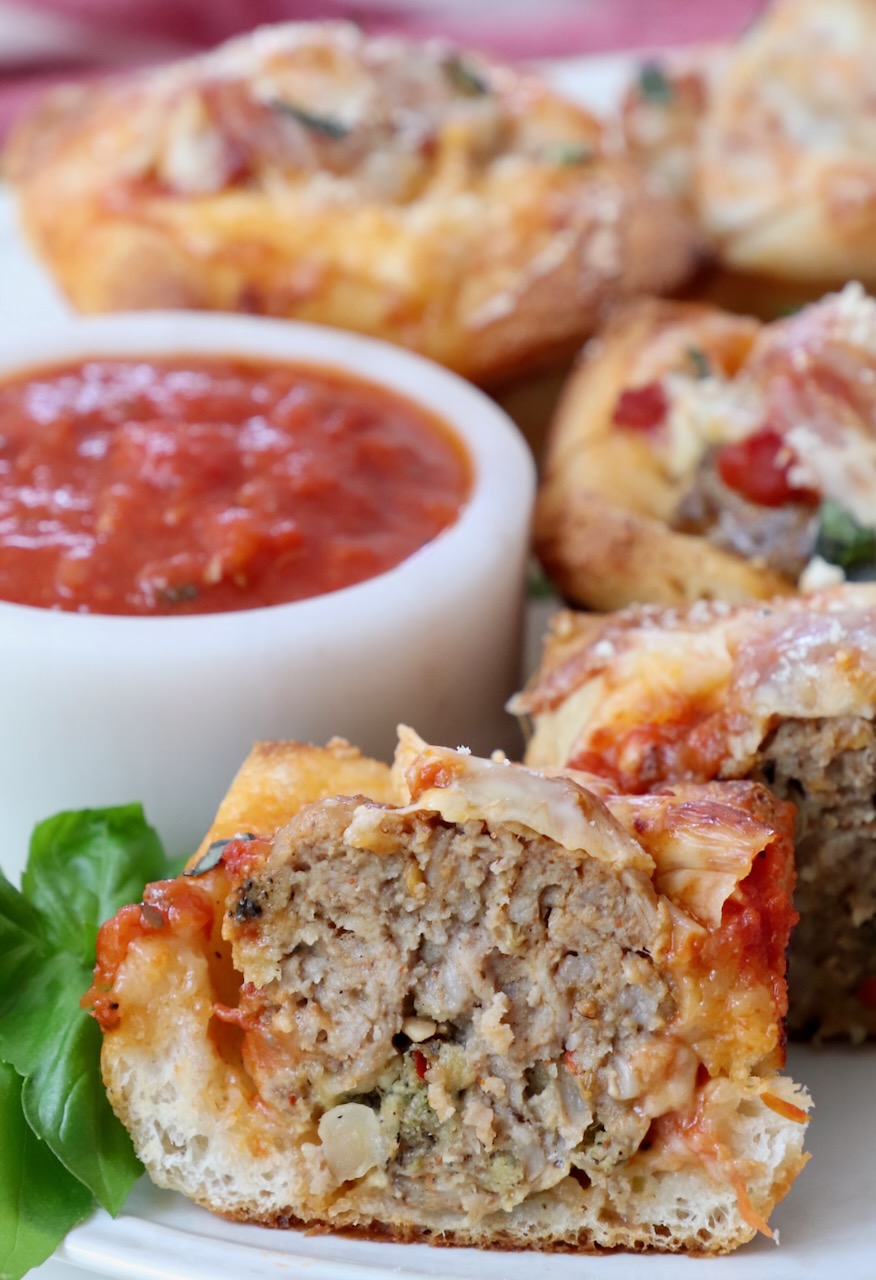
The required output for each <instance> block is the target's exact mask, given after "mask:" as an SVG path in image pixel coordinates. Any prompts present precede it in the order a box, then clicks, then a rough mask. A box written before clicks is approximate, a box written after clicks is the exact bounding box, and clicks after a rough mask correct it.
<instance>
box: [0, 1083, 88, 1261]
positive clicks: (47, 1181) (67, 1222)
mask: <svg viewBox="0 0 876 1280" xmlns="http://www.w3.org/2000/svg"><path fill="white" fill-rule="evenodd" d="M21 1094H22V1081H21V1078H20V1077H19V1076H18V1074H17V1073H16V1072H15V1071H14V1070H13V1068H12V1067H10V1066H5V1065H3V1064H0V1152H2V1153H3V1155H2V1159H0V1280H20V1277H21V1276H23V1275H24V1274H25V1272H27V1271H29V1270H30V1269H31V1267H36V1266H39V1264H40V1263H41V1262H45V1260H46V1258H48V1257H50V1256H51V1255H52V1253H54V1251H55V1249H56V1248H57V1246H58V1245H59V1244H60V1243H61V1241H62V1240H63V1239H64V1236H65V1235H66V1234H67V1232H68V1231H69V1230H70V1229H71V1228H72V1227H75V1226H76V1224H77V1222H81V1221H82V1219H83V1218H86V1217H87V1216H88V1214H89V1213H90V1212H91V1209H92V1206H93V1203H94V1202H93V1200H92V1196H91V1192H90V1191H89V1190H88V1188H87V1187H84V1186H83V1185H82V1184H81V1183H80V1182H79V1181H77V1179H76V1178H74V1177H73V1176H72V1175H71V1174H69V1173H68V1172H67V1170H66V1169H65V1168H64V1166H63V1165H62V1164H60V1163H59V1162H58V1160H57V1159H56V1158H55V1156H54V1155H53V1154H52V1152H51V1151H50V1150H49V1148H48V1147H47V1146H46V1144H45V1143H44V1142H40V1140H39V1139H38V1138H37V1136H36V1135H35V1134H34V1132H33V1130H32V1129H31V1127H30V1125H29V1124H28V1123H27V1120H26V1119H25V1117H24V1111H23V1109H22V1105H21Z"/></svg>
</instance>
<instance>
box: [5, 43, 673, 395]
mask: <svg viewBox="0 0 876 1280" xmlns="http://www.w3.org/2000/svg"><path fill="white" fill-rule="evenodd" d="M8 169H9V173H10V176H11V177H12V180H13V182H14V183H15V185H16V186H17V189H18V194H19V200H20V206H21V212H22V218H23V222H24V226H25V229H26V231H27V233H28V235H29V237H30V240H31V243H32V244H33V245H34V247H35V249H36V251H37V253H38V254H39V255H40V256H41V257H42V258H43V259H44V260H45V262H46V263H47V264H48V265H49V267H50V268H51V270H52V271H53V272H54V273H55V275H56V276H57V278H58V280H59V282H60V284H61V286H62V288H63V289H64V290H65V292H66V293H67V295H68V296H69V298H70V299H71V300H72V302H73V303H74V305H76V306H77V307H78V308H79V309H80V310H82V311H87V312H93V311H113V310H119V309H126V308H127V309H132V308H133V309H138V308H144V307H145V308H155V307H200V308H217V309H221V310H229V311H238V310H239V311H254V312H261V313H265V314H268V315H273V316H286V317H293V318H296V319H300V320H310V321H317V322H320V323H325V324H332V325H336V326H339V327H341V328H349V329H355V330H359V331H361V332H363V333H368V334H373V335H375V336H378V337H382V338H386V339H388V340H390V341H392V342H396V343H400V344H401V345H403V346H407V347H410V348H412V349H414V350H416V351H419V352H421V353H423V354H425V355H428V356H431V357H432V358H433V359H435V360H437V361H439V362H440V363H443V364H446V365H448V366H450V367H451V368H453V369H456V370H458V371H460V372H461V373H463V374H466V375H468V376H469V377H472V378H474V379H476V380H480V381H483V380H490V379H494V378H497V377H501V376H503V375H504V374H506V373H511V372H514V373H517V372H519V371H520V370H521V369H522V368H524V367H526V366H529V365H538V364H542V363H545V362H547V361H550V360H552V359H553V358H555V357H556V356H557V354H560V353H562V354H564V355H565V354H571V352H572V351H573V350H574V348H575V345H576V343H577V342H579V341H580V339H581V338H582V337H583V336H584V335H585V334H586V333H588V332H589V331H591V330H592V328H593V327H594V323H595V320H596V317H597V315H598V313H599V311H600V309H601V308H602V306H603V305H604V304H605V303H606V301H608V300H612V299H616V298H618V297H624V296H629V294H631V293H635V292H639V291H658V292H659V291H663V290H666V289H670V288H672V287H673V286H675V285H676V284H678V282H679V281H680V280H682V279H683V278H684V277H685V276H686V275H687V274H688V272H689V270H690V269H691V267H692V265H693V262H694V258H695V255H696V243H695V241H696V236H695V233H694V231H693V222H692V219H691V218H690V217H689V216H688V215H687V214H685V213H684V212H682V211H681V208H680V206H679V204H678V203H677V202H676V201H675V200H673V199H672V198H671V197H670V196H667V195H665V194H662V193H661V192H659V191H658V190H656V189H655V187H654V186H653V184H652V183H651V181H650V180H649V178H647V177H646V176H645V175H644V173H643V172H642V171H641V170H640V169H639V168H638V167H637V166H636V165H635V163H634V162H632V161H631V160H629V159H626V158H624V157H623V156H622V155H620V154H616V153H614V152H612V151H610V150H609V149H608V148H607V147H606V146H605V145H604V143H603V138H602V134H601V130H600V126H599V125H598V123H597V122H596V120H595V119H594V118H593V117H592V116H590V115H589V114H588V113H587V112H586V111H584V110H582V109H581V108H579V107H577V106H575V105H574V104H572V103H570V102H567V101H565V100H563V99H562V98H560V97H559V96H557V95H556V94H555V93H553V92H552V91H550V90H549V89H548V88H547V87H546V86H545V85H543V84H542V83H541V82H540V81H538V80H537V79H535V78H534V77H532V76H531V75H528V74H524V73H519V72H517V71H515V70H512V69H510V68H508V67H504V66H500V65H498V64H496V63H494V62H492V61H490V60H488V59H487V58H484V57H481V56H479V55H475V54H469V53H462V52H460V51H459V50H457V49H455V48H453V47H451V46H450V45H448V44H447V43H445V42H442V41H437V40H433V41H427V42H423V43H414V42H409V41H404V40H401V39H395V38H389V37H376V38H375V37H368V36H365V35H363V34H362V33H361V32H360V31H359V30H358V29H357V28H355V27H353V26H347V25H344V24H318V23H312V24H289V25H285V26H278V27H274V28H264V29H261V30H259V31H256V32H254V33H252V34H251V35H248V36H245V37H243V38H240V39H237V40H234V41H232V42H231V43H229V44H227V45H225V46H223V47H221V48H219V49H218V50H216V51H215V52H214V53H212V54H209V55H207V56H204V57H200V58H195V59H191V60H189V61H185V62H181V63H178V64H176V65H174V66H171V67H167V68H163V69H159V70H153V71H149V72H146V73H143V74H140V75H136V76H133V77H127V78H126V79H125V80H124V81H120V80H119V81H116V82H114V83H112V84H104V85H101V86H98V87H91V88H87V89H84V90H78V91H76V92H75V93H74V92H72V91H70V90H65V91H63V93H62V94H59V95H55V96H54V97H50V98H49V99H47V101H46V103H45V105H44V106H43V107H42V109H41V110H38V111H37V113H36V114H35V115H34V116H33V117H32V118H31V119H30V120H29V121H26V122H25V123H24V124H23V125H22V126H21V127H20V129H19V130H18V131H17V133H16V134H15V135H14V137H13V138H12V141H11V143H10V146H9V154H8Z"/></svg>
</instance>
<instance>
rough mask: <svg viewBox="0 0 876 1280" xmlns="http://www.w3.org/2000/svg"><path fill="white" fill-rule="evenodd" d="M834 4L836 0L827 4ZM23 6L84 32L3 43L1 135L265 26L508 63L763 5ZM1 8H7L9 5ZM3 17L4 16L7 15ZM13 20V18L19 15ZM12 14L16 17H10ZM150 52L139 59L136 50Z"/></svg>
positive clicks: (246, 0)
mask: <svg viewBox="0 0 876 1280" xmlns="http://www.w3.org/2000/svg"><path fill="white" fill-rule="evenodd" d="M828 2H829V0H828ZM12 3H13V5H16V6H17V7H18V8H19V9H22V10H23V9H25V8H26V9H27V10H28V11H29V12H30V13H34V14H35V13H39V14H41V15H42V16H43V17H44V18H45V17H48V18H49V19H51V18H52V17H53V16H54V18H55V20H56V21H58V22H67V23H69V20H71V19H73V20H74V21H75V23H76V29H75V32H74V35H73V38H70V36H69V35H67V36H66V37H65V40H64V41H63V42H62V43H63V45H64V48H63V50H62V51H60V52H59V50H58V49H57V48H55V49H54V50H50V49H48V48H47V50H46V55H45V57H41V56H40V53H39V50H36V51H34V50H33V49H31V50H30V51H29V53H28V56H27V59H26V64H25V65H22V62H21V60H20V59H19V60H15V59H10V58H9V57H8V56H7V57H6V58H4V56H3V54H4V50H3V48H2V45H0V133H2V132H3V131H5V129H6V128H8V126H9V124H10V123H11V122H12V120H13V119H14V118H15V116H17V115H18V114H19V113H20V112H21V111H23V110H24V109H26V107H27V105H28V104H29V103H30V102H32V101H33V100H34V99H35V98H36V97H37V96H38V95H39V94H40V93H41V92H42V91H43V90H44V89H45V88H46V86H47V85H49V84H51V83H53V82H55V81H57V80H58V79H71V78H76V79H79V78H82V77H83V76H93V75H95V74H101V73H103V72H105V71H106V70H107V69H108V68H111V67H112V66H114V65H118V62H119V61H120V55H119V43H120V41H121V42H123V44H124V54H123V55H122V60H123V61H125V62H137V61H147V62H154V61H155V59H156V54H157V51H159V50H160V51H162V52H163V51H166V52H168V53H170V52H171V51H172V52H173V53H185V52H187V51H195V50H197V49H201V48H207V47H209V46H210V45H213V44H216V43H218V42H219V41H220V40H223V39H225V38H226V37H228V36H230V35H233V34H235V33H237V32H240V31H246V30H248V29H250V28H251V27H253V26H257V25H259V24H260V23H263V22H279V21H283V20H287V19H301V18H314V19H319V18H354V19H355V20H356V21H357V22H358V23H359V24H360V25H361V26H362V27H363V28H365V29H366V30H368V31H400V32H405V33H408V34H411V35H417V36H419V35H423V36H425V35H444V36H448V37H450V38H451V39H453V40H456V41H458V42H459V43H461V44H467V45H470V46H471V47H473V48H480V49H483V50H485V51H487V52H491V53H494V54H496V55H499V56H501V57H505V58H509V59H520V58H549V57H574V56H576V55H581V54H591V53H605V52H608V51H613V50H614V51H617V50H632V49H656V48H665V47H667V46H670V45H684V44H694V43H698V42H703V41H714V40H722V39H727V38H730V37H732V36H734V35H735V34H737V33H738V32H739V31H740V30H741V29H742V28H743V27H744V26H745V25H746V24H747V23H748V22H750V21H751V19H752V18H753V17H754V16H755V15H756V14H757V13H758V12H759V10H760V9H761V8H762V7H763V5H764V0H721V2H720V3H711V4H709V3H703V0H492V3H491V0H471V3H469V4H466V3H460V0H443V2H442V0H417V2H416V3H409V4H405V3H404V0H383V2H382V3H381V0H26V3H25V0H12ZM2 7H3V6H2V3H0V11H2ZM0 16H2V15H0ZM12 20H13V21H14V17H13V19H12ZM9 22H10V19H9V17H8V15H7V17H6V23H7V27H8V25H9ZM141 49H142V57H139V56H138V54H139V51H140V50H141Z"/></svg>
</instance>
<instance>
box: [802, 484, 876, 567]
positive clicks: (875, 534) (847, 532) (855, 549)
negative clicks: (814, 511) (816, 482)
mask: <svg viewBox="0 0 876 1280" xmlns="http://www.w3.org/2000/svg"><path fill="white" fill-rule="evenodd" d="M815 554H816V555H819V556H821V557H822V559H824V560H827V561H828V563H830V564H837V565H839V566H840V567H841V568H843V569H854V568H857V567H859V566H861V565H867V564H876V529H870V528H868V527H867V526H866V525H862V524H858V522H857V520H856V519H855V517H854V516H853V515H852V514H851V512H850V511H846V509H845V507H843V506H841V505H840V504H839V503H838V502H834V501H833V499H831V498H826V499H825V500H824V502H822V504H821V507H820V508H819V511H818V534H817V537H816V540H815Z"/></svg>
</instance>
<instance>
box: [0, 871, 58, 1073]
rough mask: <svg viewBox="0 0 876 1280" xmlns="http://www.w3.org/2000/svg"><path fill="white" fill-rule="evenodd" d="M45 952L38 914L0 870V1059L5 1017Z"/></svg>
mask: <svg viewBox="0 0 876 1280" xmlns="http://www.w3.org/2000/svg"><path fill="white" fill-rule="evenodd" d="M47 954H48V950H47V944H46V942H45V941H44V939H43V932H42V922H41V920H40V918H39V916H38V915H37V913H36V911H34V909H33V907H32V906H31V905H30V903H29V902H28V901H27V899H26V898H24V897H22V895H21V894H20V893H19V891H18V890H17V889H16V888H14V887H13V886H12V885H11V884H10V883H9V881H8V880H7V879H6V877H5V876H4V874H3V872H2V871H0V1061H2V1060H3V1051H2V1045H3V1034H4V1032H5V1031H6V1030H7V1017H8V1015H9V1013H10V1011H11V1009H12V1007H13V1005H15V1003H16V1002H17V1001H18V999H19V998H20V996H21V993H22V992H23V991H25V990H26V989H27V986H28V983H29V981H30V978H31V976H32V974H33V973H34V972H35V970H36V969H37V968H38V967H39V965H40V964H41V963H42V961H43V959H44V958H45V956H46V955H47Z"/></svg>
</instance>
